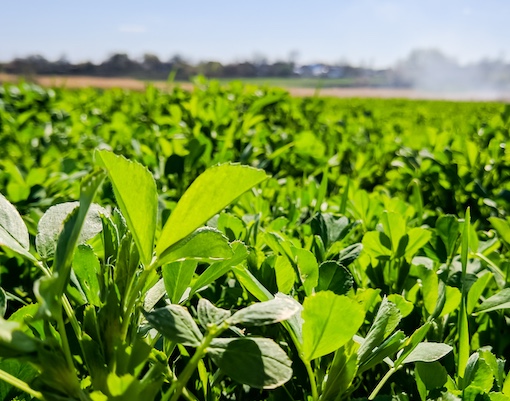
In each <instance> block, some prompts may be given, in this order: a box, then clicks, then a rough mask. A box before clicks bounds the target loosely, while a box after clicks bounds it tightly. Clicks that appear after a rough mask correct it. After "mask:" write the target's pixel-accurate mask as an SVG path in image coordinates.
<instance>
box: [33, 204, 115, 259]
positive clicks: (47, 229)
mask: <svg viewBox="0 0 510 401" xmlns="http://www.w3.org/2000/svg"><path fill="white" fill-rule="evenodd" d="M79 206H80V203H79V202H66V203H59V204H58V205H55V206H52V207H50V208H49V209H48V210H47V211H46V213H44V214H43V216H42V217H41V220H39V224H38V226H37V236H36V238H35V246H36V249H37V252H38V253H39V255H41V257H42V258H43V259H49V258H52V257H53V256H54V254H55V249H56V246H57V241H58V237H59V235H60V233H61V232H62V229H63V227H64V222H65V221H66V220H67V219H68V218H69V216H70V215H71V213H72V212H73V211H74V210H75V209H76V208H77V207H79ZM106 214H107V212H106V210H105V209H103V208H102V207H101V206H99V205H96V204H92V205H90V209H89V211H88V212H87V215H86V217H85V221H84V222H83V228H82V231H81V233H80V236H79V238H78V243H79V244H83V243H85V242H86V241H88V240H89V239H91V238H93V237H94V236H95V235H96V234H98V233H100V232H101V230H102V229H103V225H102V220H101V215H106Z"/></svg>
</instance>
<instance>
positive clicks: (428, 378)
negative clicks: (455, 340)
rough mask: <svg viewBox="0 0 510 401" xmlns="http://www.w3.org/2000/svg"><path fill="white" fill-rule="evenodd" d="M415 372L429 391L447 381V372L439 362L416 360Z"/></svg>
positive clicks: (440, 386)
mask: <svg viewBox="0 0 510 401" xmlns="http://www.w3.org/2000/svg"><path fill="white" fill-rule="evenodd" d="M415 372H416V373H417V374H418V375H419V376H420V379H421V381H422V382H423V384H424V385H425V387H426V389H427V390H429V391H430V390H434V389H437V388H442V387H443V386H444V385H445V384H446V382H447V381H448V373H447V372H446V369H445V368H444V366H443V365H441V364H440V363H439V362H416V366H415Z"/></svg>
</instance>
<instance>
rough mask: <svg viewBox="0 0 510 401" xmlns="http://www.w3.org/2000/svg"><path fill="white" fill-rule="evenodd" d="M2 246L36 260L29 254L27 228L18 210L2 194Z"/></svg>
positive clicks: (0, 238) (0, 227) (0, 234)
mask: <svg viewBox="0 0 510 401" xmlns="http://www.w3.org/2000/svg"><path fill="white" fill-rule="evenodd" d="M0 246H5V247H7V248H9V249H11V250H13V251H14V252H16V253H19V254H20V255H23V256H25V257H26V258H28V259H31V260H35V258H34V257H33V256H32V255H31V254H30V252H29V249H30V241H29V237H28V229H27V226H26V225H25V223H24V222H23V219H22V218H21V216H20V214H19V213H18V211H17V210H16V208H15V207H14V206H13V205H12V204H11V203H10V202H9V201H8V200H7V199H6V198H5V197H4V196H3V195H2V194H0Z"/></svg>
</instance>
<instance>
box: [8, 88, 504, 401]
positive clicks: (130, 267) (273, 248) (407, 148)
mask: <svg viewBox="0 0 510 401" xmlns="http://www.w3.org/2000/svg"><path fill="white" fill-rule="evenodd" d="M509 130H510V107H508V106H506V105H504V104H496V103H449V102H424V101H420V102H417V101H414V102H413V101H404V100H364V99H349V100H340V99H323V98H308V99H295V98H292V97H290V96H289V95H288V94H287V93H286V92H284V91H281V90H278V89H271V88H254V87H253V88H252V87H246V86H242V85H241V84H233V85H231V86H227V87H223V86H220V85H219V84H218V83H216V82H207V81H199V82H198V85H197V87H196V89H195V90H194V91H193V92H186V91H183V90H179V89H175V90H173V91H172V92H163V91H159V90H156V89H155V88H153V87H148V88H147V90H146V91H145V92H143V93H137V92H128V91H125V90H121V89H115V90H108V91H99V90H94V89H87V90H79V91H71V90H65V89H51V90H46V89H42V88H40V87H37V86H33V85H29V84H20V85H17V86H4V87H2V88H0V169H1V170H0V246H1V253H0V400H10V399H18V400H21V399H31V398H35V399H40V400H94V401H96V400H106V399H108V400H144V401H146V400H149V399H151V400H152V399H155V400H177V399H179V398H180V397H183V398H185V399H188V400H216V399H226V400H266V399H272V400H314V401H315V400H324V401H326V400H342V399H366V398H368V399H391V397H396V398H397V399H399V400H407V399H422V400H425V399H438V398H441V397H442V398H443V399H452V400H455V399H459V398H462V399H469V400H475V399H477V400H478V399H490V400H507V399H510V378H509V377H510V375H509V374H508V371H509V366H508V364H506V362H505V360H504V356H508V355H510V338H509V337H508V335H505V334H508V327H509V326H508V325H509V323H510V317H509V315H508V310H509V309H510V290H509V282H510V278H509V277H508V276H509V270H510V267H509V258H510V253H509V252H510V216H508V214H509V213H510V209H509V208H508V201H509V197H510V188H509V185H510V181H509V180H508V178H509V176H510V154H509V153H508V152H509V151H508V150H507V147H506V146H507V143H508V138H509ZM118 155H123V156H124V157H122V156H118ZM144 166H145V167H144ZM76 201H79V202H76Z"/></svg>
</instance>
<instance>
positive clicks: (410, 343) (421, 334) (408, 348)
mask: <svg viewBox="0 0 510 401" xmlns="http://www.w3.org/2000/svg"><path fill="white" fill-rule="evenodd" d="M431 324H432V323H431V322H430V321H427V322H426V323H425V324H424V325H423V326H421V327H420V328H418V329H416V330H415V331H414V333H413V334H411V336H410V337H408V338H407V340H406V342H405V346H404V348H403V349H402V352H400V353H399V355H398V357H397V359H396V361H395V364H394V365H395V368H398V367H399V366H400V365H402V363H403V361H404V360H405V358H407V357H408V356H409V354H410V353H411V352H413V350H414V349H415V348H416V347H417V346H418V344H420V343H421V341H422V340H423V339H424V338H425V336H426V335H427V333H428V331H429V330H430V326H431Z"/></svg>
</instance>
